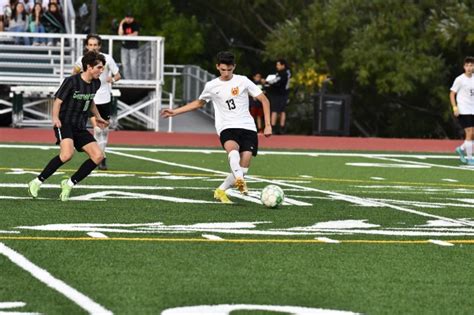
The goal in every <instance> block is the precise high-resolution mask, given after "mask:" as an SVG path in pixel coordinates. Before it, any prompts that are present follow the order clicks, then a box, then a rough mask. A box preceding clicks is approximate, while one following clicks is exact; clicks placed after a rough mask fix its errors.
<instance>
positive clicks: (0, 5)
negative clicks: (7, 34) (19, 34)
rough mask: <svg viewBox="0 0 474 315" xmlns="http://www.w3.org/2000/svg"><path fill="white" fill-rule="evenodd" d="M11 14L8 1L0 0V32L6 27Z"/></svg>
mask: <svg viewBox="0 0 474 315" xmlns="http://www.w3.org/2000/svg"><path fill="white" fill-rule="evenodd" d="M9 15H11V8H10V1H9V0H0V32H3V31H5V28H6V27H8V18H9Z"/></svg>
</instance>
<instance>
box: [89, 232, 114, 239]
mask: <svg viewBox="0 0 474 315" xmlns="http://www.w3.org/2000/svg"><path fill="white" fill-rule="evenodd" d="M87 235H89V236H90V237H94V238H109V237H108V236H107V235H105V234H104V233H100V232H88V233H87Z"/></svg>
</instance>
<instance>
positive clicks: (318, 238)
mask: <svg viewBox="0 0 474 315" xmlns="http://www.w3.org/2000/svg"><path fill="white" fill-rule="evenodd" d="M316 240H318V241H320V242H323V243H329V244H339V243H340V242H339V241H338V240H333V239H332V238H327V237H316Z"/></svg>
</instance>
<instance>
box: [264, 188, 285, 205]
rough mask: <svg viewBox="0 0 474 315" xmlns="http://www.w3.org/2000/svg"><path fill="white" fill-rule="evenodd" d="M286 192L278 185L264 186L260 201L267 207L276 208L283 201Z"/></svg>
mask: <svg viewBox="0 0 474 315" xmlns="http://www.w3.org/2000/svg"><path fill="white" fill-rule="evenodd" d="M283 199H285V193H284V192H283V189H281V188H280V187H278V186H277V185H268V186H266V187H265V188H263V190H262V193H261V195H260V201H261V202H262V204H263V205H264V206H265V207H268V208H276V207H278V206H279V205H281V204H282V203H283Z"/></svg>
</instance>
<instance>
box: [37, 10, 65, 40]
mask: <svg viewBox="0 0 474 315" xmlns="http://www.w3.org/2000/svg"><path fill="white" fill-rule="evenodd" d="M41 24H43V26H44V28H45V30H46V33H54V34H62V33H66V27H65V24H64V18H63V15H62V14H61V12H60V11H59V8H58V4H56V3H50V4H49V5H48V11H46V12H45V13H44V14H43V17H42V19H41ZM54 42H55V40H54V39H53V38H50V39H49V40H48V45H49V46H51V45H54Z"/></svg>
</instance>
